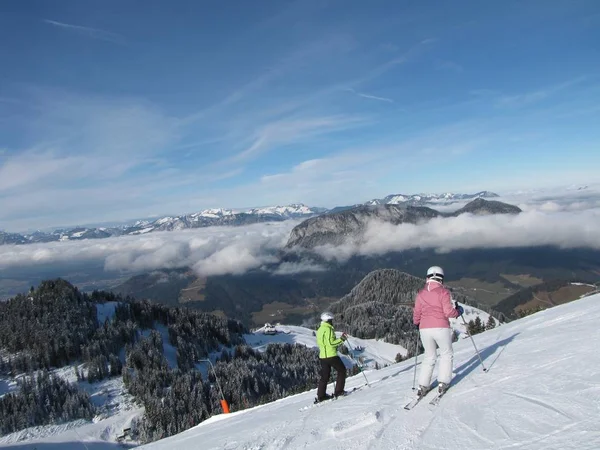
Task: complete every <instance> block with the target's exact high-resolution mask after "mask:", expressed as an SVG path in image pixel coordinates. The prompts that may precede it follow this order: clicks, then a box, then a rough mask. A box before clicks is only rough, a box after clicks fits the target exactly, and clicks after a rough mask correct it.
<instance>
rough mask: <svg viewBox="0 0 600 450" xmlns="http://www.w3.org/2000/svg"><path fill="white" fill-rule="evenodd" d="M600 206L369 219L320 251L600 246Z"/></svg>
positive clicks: (332, 254) (335, 254)
mask: <svg viewBox="0 0 600 450" xmlns="http://www.w3.org/2000/svg"><path fill="white" fill-rule="evenodd" d="M599 219H600V211H599V210H587V211H580V212H542V211H535V210H533V211H527V212H523V213H521V214H518V215H490V216H473V215H471V214H462V215H460V216H458V217H452V218H435V219H432V220H430V221H428V222H425V223H422V224H419V225H413V224H401V225H392V224H389V223H384V222H381V221H376V220H373V221H370V222H369V223H368V224H367V228H366V231H365V233H364V235H363V236H361V237H360V238H359V239H355V240H354V241H351V242H346V243H345V244H342V245H340V246H337V247H335V246H330V245H325V246H321V247H318V248H316V249H315V250H316V251H317V253H319V254H320V255H321V256H323V257H325V258H327V259H330V260H340V261H344V260H347V259H348V258H349V257H350V256H353V255H382V254H385V253H387V252H390V251H403V250H408V249H434V250H436V251H439V252H450V251H453V250H464V249H474V248H503V247H533V246H545V245H553V246H557V247H560V248H578V247H585V248H593V249H597V250H600V228H599V227H598V226H597V223H598V220H599Z"/></svg>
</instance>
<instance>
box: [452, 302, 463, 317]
mask: <svg viewBox="0 0 600 450" xmlns="http://www.w3.org/2000/svg"><path fill="white" fill-rule="evenodd" d="M454 308H455V309H456V310H457V311H458V315H459V316H462V315H463V313H464V312H465V310H464V308H463V307H462V306H460V305H459V304H458V302H454Z"/></svg>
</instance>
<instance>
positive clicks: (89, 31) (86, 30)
mask: <svg viewBox="0 0 600 450" xmlns="http://www.w3.org/2000/svg"><path fill="white" fill-rule="evenodd" d="M44 22H46V23H47V24H49V25H52V26H54V27H58V28H62V29H65V30H69V31H73V32H75V33H78V34H81V35H84V36H87V37H90V38H92V39H99V40H102V41H107V42H112V43H113V44H124V43H125V38H124V37H123V36H121V35H120V34H117V33H112V32H110V31H105V30H100V29H98V28H91V27H84V26H81V25H72V24H69V23H64V22H58V21H56V20H49V19H44Z"/></svg>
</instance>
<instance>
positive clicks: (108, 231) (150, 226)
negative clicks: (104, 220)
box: [0, 204, 327, 245]
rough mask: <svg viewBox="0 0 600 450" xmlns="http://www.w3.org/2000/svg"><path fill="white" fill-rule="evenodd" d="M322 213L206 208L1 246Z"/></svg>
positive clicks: (9, 240)
mask: <svg viewBox="0 0 600 450" xmlns="http://www.w3.org/2000/svg"><path fill="white" fill-rule="evenodd" d="M325 211H327V209H325V208H311V207H308V206H306V205H303V204H292V205H287V206H273V207H266V208H253V209H250V210H248V211H244V212H237V211H233V210H231V209H206V210H204V211H200V212H197V213H193V214H187V215H182V216H174V217H171V216H167V217H162V218H160V219H156V220H153V221H149V220H140V221H137V222H135V223H134V224H132V225H125V226H121V227H99V228H85V227H77V228H72V229H66V230H65V229H59V230H55V231H53V232H51V233H44V232H41V231H37V232H35V233H32V234H18V233H5V232H2V231H0V245H2V244H33V243H36V242H56V241H73V240H82V239H103V238H108V237H112V236H128V235H139V234H146V233H152V232H154V231H174V230H184V229H189V228H203V227H211V226H224V225H230V226H235V225H249V224H253V223H261V222H281V221H283V220H288V219H302V218H308V217H312V216H315V215H317V214H321V213H323V212H325Z"/></svg>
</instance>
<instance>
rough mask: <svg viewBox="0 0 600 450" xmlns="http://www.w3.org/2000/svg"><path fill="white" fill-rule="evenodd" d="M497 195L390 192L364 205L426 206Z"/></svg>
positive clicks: (486, 193) (496, 195)
mask: <svg viewBox="0 0 600 450" xmlns="http://www.w3.org/2000/svg"><path fill="white" fill-rule="evenodd" d="M494 197H499V195H498V194H495V193H493V192H489V191H481V192H476V193H475V194H458V193H452V192H447V193H445V194H410V195H406V194H391V195H388V196H386V197H384V198H375V199H373V200H370V201H368V202H366V203H365V205H411V206H427V205H440V204H445V205H450V204H452V203H456V202H462V201H465V200H467V201H468V200H473V199H476V198H494Z"/></svg>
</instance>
